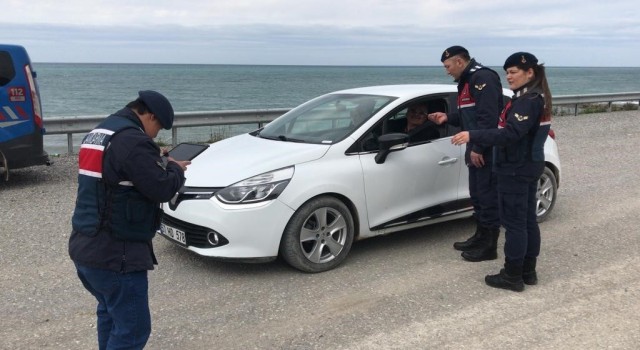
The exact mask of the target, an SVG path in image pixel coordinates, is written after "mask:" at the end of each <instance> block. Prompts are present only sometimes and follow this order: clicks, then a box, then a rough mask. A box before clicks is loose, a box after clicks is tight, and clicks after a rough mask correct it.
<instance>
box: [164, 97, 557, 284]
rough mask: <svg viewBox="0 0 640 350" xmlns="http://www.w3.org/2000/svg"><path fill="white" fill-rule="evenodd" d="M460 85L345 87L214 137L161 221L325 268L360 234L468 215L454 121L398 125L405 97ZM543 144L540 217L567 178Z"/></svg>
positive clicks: (196, 238) (242, 257)
mask: <svg viewBox="0 0 640 350" xmlns="http://www.w3.org/2000/svg"><path fill="white" fill-rule="evenodd" d="M504 93H505V99H506V98H508V96H510V94H511V92H510V91H508V90H505V91H504ZM456 95H457V90H456V86H454V85H394V86H373V87H364V88H357V89H351V90H344V91H337V92H333V93H329V94H326V95H323V96H320V97H317V98H315V99H313V100H311V101H309V102H306V103H304V104H302V105H300V106H298V107H297V108H294V109H292V110H291V111H289V112H288V113H286V114H284V115H282V116H281V117H279V118H277V119H276V120H274V121H273V122H271V123H269V124H268V125H267V126H265V127H264V128H263V129H259V130H256V131H254V132H251V133H248V134H244V135H239V136H235V137H231V138H228V139H225V140H222V141H219V142H216V143H213V144H211V145H210V147H209V148H208V149H206V150H205V151H204V152H202V153H201V154H199V155H198V156H197V157H196V158H195V159H193V160H192V164H191V165H190V166H189V169H188V171H187V174H186V176H187V181H186V183H185V186H184V187H183V188H182V189H181V190H180V192H179V193H178V194H177V195H176V197H174V199H173V200H172V201H171V202H170V203H166V204H164V205H163V210H164V213H165V214H164V217H163V220H162V224H161V230H160V233H161V234H162V235H163V236H164V237H166V238H168V239H169V240H171V241H172V242H174V243H176V244H178V245H180V246H182V247H184V248H186V249H189V250H191V251H193V252H195V253H197V254H200V255H203V256H208V257H215V258H220V259H229V260H238V261H258V262H260V261H270V260H273V259H275V258H276V257H277V256H278V255H280V256H282V257H283V258H284V259H285V260H286V261H287V262H288V263H289V264H290V265H292V266H293V267H295V268H297V269H299V270H302V271H305V272H320V271H326V270H329V269H332V268H334V267H336V266H338V265H339V264H340V263H341V262H342V261H343V260H344V259H345V258H346V257H347V254H348V253H349V250H350V249H351V245H352V243H353V242H354V241H356V240H360V239H364V238H367V237H372V236H377V235H382V234H387V233H390V232H394V231H399V230H405V229H408V228H413V227H418V226H424V225H429V224H433V223H437V222H442V221H446V220H452V219H456V218H461V217H468V216H470V215H471V214H472V206H471V201H470V199H469V190H468V170H467V167H466V166H465V163H464V150H465V146H454V145H452V144H451V136H452V135H454V134H455V133H456V132H457V131H458V129H457V128H455V127H453V126H451V125H447V124H443V125H440V126H437V125H435V124H433V123H431V122H428V121H427V122H426V123H425V124H424V125H423V127H422V128H421V131H420V132H417V133H413V132H412V133H411V134H410V135H408V134H406V133H402V131H403V125H404V124H403V123H405V120H406V113H407V108H408V107H409V106H412V105H415V104H416V103H425V104H426V105H427V107H428V110H429V112H430V113H431V112H435V111H441V112H452V111H456V109H457V107H456ZM401 126H402V127H401ZM414 130H415V129H414ZM398 131H400V132H398ZM425 135H426V136H425ZM545 156H546V164H547V167H546V169H545V172H544V174H543V176H542V178H541V179H540V182H539V191H538V217H539V219H540V220H542V219H544V218H546V216H547V215H548V214H549V212H550V211H551V210H552V208H553V206H554V204H555V201H556V194H557V187H558V183H559V179H560V159H559V156H558V150H557V146H556V143H555V141H554V139H553V138H552V137H548V138H547V143H546V144H545Z"/></svg>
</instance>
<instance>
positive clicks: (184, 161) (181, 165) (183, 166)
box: [167, 157, 191, 171]
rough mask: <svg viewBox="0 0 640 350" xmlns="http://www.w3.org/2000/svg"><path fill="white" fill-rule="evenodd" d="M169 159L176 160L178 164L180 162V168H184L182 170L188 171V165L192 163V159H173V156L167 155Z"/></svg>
mask: <svg viewBox="0 0 640 350" xmlns="http://www.w3.org/2000/svg"><path fill="white" fill-rule="evenodd" d="M167 159H168V160H169V161H170V162H175V163H176V164H178V165H179V166H180V168H182V171H187V166H188V165H189V164H191V161H190V160H175V159H173V158H171V157H167Z"/></svg>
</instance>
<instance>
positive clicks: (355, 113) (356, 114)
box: [257, 94, 395, 144]
mask: <svg viewBox="0 0 640 350" xmlns="http://www.w3.org/2000/svg"><path fill="white" fill-rule="evenodd" d="M394 99H395V97H389V96H378V95H355V94H331V95H326V96H322V97H320V98H317V99H314V100H311V101H309V102H307V103H305V104H303V105H301V106H299V107H297V108H294V109H293V110H291V111H289V112H288V113H286V114H285V115H283V116H281V117H280V118H278V119H276V120H274V121H273V122H271V123H269V124H268V125H267V126H266V127H265V128H264V129H263V130H261V131H260V132H259V133H258V134H257V135H259V136H260V137H263V138H269V139H276V140H282V141H296V142H305V143H322V144H332V143H335V142H338V141H340V140H342V139H343V138H345V137H346V136H347V135H349V134H351V133H352V132H353V131H354V130H356V129H357V128H358V127H359V126H360V125H362V124H363V123H364V122H366V121H367V120H368V119H369V118H371V117H372V116H373V115H375V114H376V113H377V112H378V111H379V110H380V109H382V108H383V107H384V106H386V105H387V104H388V103H389V102H391V101H393V100H394Z"/></svg>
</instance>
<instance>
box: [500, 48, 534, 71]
mask: <svg viewBox="0 0 640 350" xmlns="http://www.w3.org/2000/svg"><path fill="white" fill-rule="evenodd" d="M537 65H538V59H537V58H536V56H534V55H532V54H530V53H528V52H516V53H514V54H513V55H511V56H509V57H507V60H506V61H504V66H502V68H504V70H507V68H510V67H518V68H520V69H522V70H527V69H529V68H533V67H535V66H537Z"/></svg>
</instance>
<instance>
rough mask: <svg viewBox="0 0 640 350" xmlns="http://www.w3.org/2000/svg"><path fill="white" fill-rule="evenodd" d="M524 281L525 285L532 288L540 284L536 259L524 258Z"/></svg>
mask: <svg viewBox="0 0 640 350" xmlns="http://www.w3.org/2000/svg"><path fill="white" fill-rule="evenodd" d="M522 280H523V281H524V284H528V285H530V286H533V285H535V284H538V275H537V274H536V258H529V257H525V258H524V265H522Z"/></svg>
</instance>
